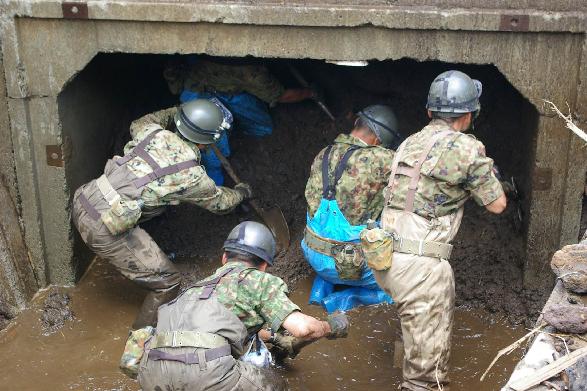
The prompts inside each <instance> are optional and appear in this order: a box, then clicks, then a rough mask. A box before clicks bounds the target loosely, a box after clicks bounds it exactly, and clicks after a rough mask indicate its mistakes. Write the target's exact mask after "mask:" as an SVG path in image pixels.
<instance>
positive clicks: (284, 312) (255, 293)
mask: <svg viewBox="0 0 587 391" xmlns="http://www.w3.org/2000/svg"><path fill="white" fill-rule="evenodd" d="M227 268H237V269H240V271H237V272H236V273H231V274H229V275H227V276H225V277H223V278H222V279H221V280H220V281H219V282H218V285H217V286H216V289H215V290H214V292H213V293H212V297H215V298H216V299H217V300H218V301H219V302H220V303H221V304H222V305H224V306H225V307H226V308H228V309H229V310H230V311H232V313H233V314H235V315H236V316H237V317H238V318H239V319H240V320H241V321H242V322H243V324H244V325H245V327H246V328H247V330H248V331H249V332H251V331H254V330H256V329H258V328H260V327H261V326H263V325H264V324H267V325H269V326H270V327H271V328H272V329H273V330H275V331H277V330H279V328H280V327H281V325H282V324H283V321H284V320H285V318H287V316H288V315H289V314H291V313H292V312H294V311H299V310H300V307H298V306H297V305H296V304H294V303H293V302H292V301H291V300H290V299H289V297H287V294H288V290H287V285H286V284H285V282H283V280H282V279H281V278H279V277H276V276H273V275H271V274H269V273H265V272H262V271H259V270H257V269H254V268H251V267H250V266H248V265H247V264H245V263H243V262H239V261H236V262H228V263H226V264H225V265H223V266H222V267H221V268H219V269H217V270H216V272H215V273H214V275H212V276H210V277H208V278H206V279H205V280H210V279H213V278H214V277H216V276H218V275H220V274H221V273H222V272H223V271H224V270H226V269H227ZM205 280H203V281H205ZM202 290H203V288H201V287H197V288H190V289H188V290H187V291H186V292H185V293H184V294H185V295H194V296H195V297H197V296H199V295H200V293H202Z"/></svg>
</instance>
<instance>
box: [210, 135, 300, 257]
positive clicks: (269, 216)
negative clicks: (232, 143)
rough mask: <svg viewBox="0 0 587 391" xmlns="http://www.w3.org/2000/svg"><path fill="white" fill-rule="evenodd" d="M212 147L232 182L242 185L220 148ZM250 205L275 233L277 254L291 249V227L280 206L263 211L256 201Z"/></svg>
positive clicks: (252, 201)
mask: <svg viewBox="0 0 587 391" xmlns="http://www.w3.org/2000/svg"><path fill="white" fill-rule="evenodd" d="M210 147H211V148H212V150H213V151H214V154H216V157H218V159H219V160H220V163H222V167H224V169H225V170H226V172H227V173H228V175H229V176H230V177H231V178H232V180H233V181H234V182H235V183H241V180H240V179H239V177H238V176H237V175H236V173H235V172H234V170H233V169H232V166H231V165H230V162H229V161H228V159H226V158H225V157H224V155H223V154H222V153H221V152H220V151H219V150H218V147H217V146H216V145H214V144H211V145H210ZM248 203H249V205H251V207H252V208H253V209H255V212H257V214H258V215H259V217H261V219H262V220H263V222H264V223H265V225H267V227H269V229H270V230H271V232H272V233H273V236H274V237H275V241H276V243H277V252H278V253H279V252H280V251H282V250H287V249H288V248H289V241H290V236H289V227H288V226H287V222H286V221H285V217H284V216H283V212H282V211H281V209H279V207H278V206H272V207H271V208H268V209H263V208H261V207H260V206H259V204H258V203H257V201H256V200H248Z"/></svg>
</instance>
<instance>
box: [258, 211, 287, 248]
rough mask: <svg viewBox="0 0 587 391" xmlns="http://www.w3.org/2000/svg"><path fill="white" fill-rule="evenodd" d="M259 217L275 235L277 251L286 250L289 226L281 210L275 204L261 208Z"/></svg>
mask: <svg viewBox="0 0 587 391" xmlns="http://www.w3.org/2000/svg"><path fill="white" fill-rule="evenodd" d="M261 211H262V213H260V214H261V218H262V219H263V222H264V223H265V225H267V227H269V229H270V230H271V232H272V233H273V236H275V242H276V245H277V253H279V252H281V251H284V250H287V249H288V248H289V242H290V236H289V227H288V226H287V222H286V221H285V217H284V216H283V212H282V211H281V209H280V208H279V207H277V206H272V207H271V208H263V209H261Z"/></svg>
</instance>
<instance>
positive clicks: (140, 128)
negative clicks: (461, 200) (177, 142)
mask: <svg viewBox="0 0 587 391" xmlns="http://www.w3.org/2000/svg"><path fill="white" fill-rule="evenodd" d="M176 111H177V108H175V107H169V108H167V109H164V110H159V111H155V112H153V113H149V114H147V115H144V116H142V117H141V118H139V119H137V120H134V121H133V122H132V123H131V124H130V135H131V137H132V138H133V140H142V139H143V138H144V135H143V133H144V132H145V131H146V130H155V129H167V130H171V131H173V129H169V128H173V126H172V124H173V117H174V116H175V112H176Z"/></svg>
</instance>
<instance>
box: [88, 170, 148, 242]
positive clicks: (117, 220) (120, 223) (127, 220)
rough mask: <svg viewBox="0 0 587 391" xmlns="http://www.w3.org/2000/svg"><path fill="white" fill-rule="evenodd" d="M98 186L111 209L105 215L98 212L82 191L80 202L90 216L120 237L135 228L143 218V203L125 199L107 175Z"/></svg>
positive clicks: (98, 180)
mask: <svg viewBox="0 0 587 391" xmlns="http://www.w3.org/2000/svg"><path fill="white" fill-rule="evenodd" d="M96 186H97V187H98V190H99V191H100V193H101V194H102V197H103V198H104V200H106V202H107V203H108V205H109V206H110V209H108V210H107V211H105V212H103V213H100V212H98V210H96V207H95V206H94V205H92V204H91V203H90V202H89V200H88V198H87V197H86V196H85V194H84V193H83V191H82V192H81V193H80V195H79V200H80V203H81V204H82V206H83V208H84V209H85V210H86V212H87V213H88V215H89V216H90V217H91V218H92V219H94V220H96V221H97V220H100V219H102V221H103V222H104V224H105V225H106V227H107V228H108V230H109V231H110V233H111V234H113V235H119V234H121V233H124V232H126V231H128V230H129V229H131V228H132V227H134V226H135V225H136V224H137V222H138V221H139V219H140V218H141V213H142V211H141V208H142V206H143V204H144V203H143V201H142V200H141V199H139V200H129V199H123V198H122V197H121V196H120V194H119V193H118V192H117V191H116V190H115V189H114V187H113V186H112V184H111V183H110V181H109V180H108V177H106V175H105V174H102V175H101V176H100V177H99V178H98V179H96Z"/></svg>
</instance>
